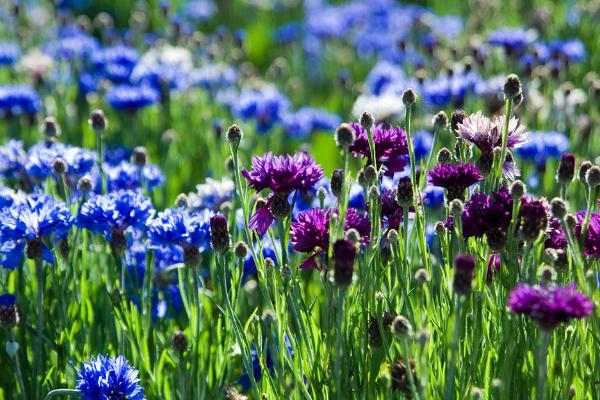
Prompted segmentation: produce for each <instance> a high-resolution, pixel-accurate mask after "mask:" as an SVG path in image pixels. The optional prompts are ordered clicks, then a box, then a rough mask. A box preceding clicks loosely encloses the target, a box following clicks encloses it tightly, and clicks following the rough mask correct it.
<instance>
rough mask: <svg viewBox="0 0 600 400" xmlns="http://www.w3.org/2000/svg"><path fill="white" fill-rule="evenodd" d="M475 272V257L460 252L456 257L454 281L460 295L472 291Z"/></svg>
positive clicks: (455, 289)
mask: <svg viewBox="0 0 600 400" xmlns="http://www.w3.org/2000/svg"><path fill="white" fill-rule="evenodd" d="M474 273H475V257H473V256H471V255H467V254H459V255H457V256H456V257H455V258H454V281H453V284H452V287H453V288H454V291H455V292H456V293H457V294H458V295H467V294H469V293H471V285H472V281H473V277H474Z"/></svg>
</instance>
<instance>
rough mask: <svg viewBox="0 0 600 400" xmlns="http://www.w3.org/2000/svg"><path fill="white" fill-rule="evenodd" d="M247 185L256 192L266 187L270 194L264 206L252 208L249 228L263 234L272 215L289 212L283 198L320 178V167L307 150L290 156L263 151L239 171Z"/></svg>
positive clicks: (312, 184) (304, 189)
mask: <svg viewBox="0 0 600 400" xmlns="http://www.w3.org/2000/svg"><path fill="white" fill-rule="evenodd" d="M242 175H243V176H244V177H245V178H246V179H247V180H248V182H249V185H250V187H252V188H253V189H254V190H256V191H257V192H259V191H261V190H263V189H266V188H269V189H271V190H272V191H273V192H274V193H273V195H271V196H269V199H268V201H267V205H266V206H265V207H262V208H260V209H258V210H257V211H256V213H255V214H254V215H253V216H252V218H251V219H250V224H249V226H250V228H251V229H256V230H257V231H258V233H259V234H260V235H263V234H264V233H265V232H266V231H267V229H268V228H269V226H270V225H271V223H272V222H273V220H274V218H275V217H274V215H275V216H280V215H284V214H287V213H289V211H290V210H289V209H290V208H291V207H290V205H289V203H288V200H287V197H288V195H289V194H290V193H291V192H292V191H294V190H298V191H300V192H306V191H307V190H309V189H311V188H312V187H313V186H314V185H315V184H316V183H317V182H318V181H319V180H320V179H321V178H322V177H323V169H322V168H321V167H320V166H319V165H318V164H317V163H316V162H315V160H314V159H313V158H312V157H311V156H309V155H308V154H307V153H297V154H295V155H294V156H290V155H283V156H274V155H273V154H272V153H267V154H265V155H263V156H262V157H257V156H254V157H253V158H252V170H250V171H248V170H246V169H243V170H242Z"/></svg>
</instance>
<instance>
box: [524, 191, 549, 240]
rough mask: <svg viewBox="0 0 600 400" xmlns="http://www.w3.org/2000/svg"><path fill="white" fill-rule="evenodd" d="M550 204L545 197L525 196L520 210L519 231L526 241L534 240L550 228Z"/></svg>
mask: <svg viewBox="0 0 600 400" xmlns="http://www.w3.org/2000/svg"><path fill="white" fill-rule="evenodd" d="M548 219H549V216H548V204H547V202H546V201H545V199H540V200H535V199H529V198H527V197H524V198H523V199H522V200H521V209H520V210H519V223H520V228H519V233H520V235H521V238H522V239H523V240H525V241H534V240H536V239H537V238H538V236H539V234H540V233H541V232H545V231H546V229H547V228H548Z"/></svg>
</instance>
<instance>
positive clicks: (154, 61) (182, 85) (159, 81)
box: [131, 45, 194, 92]
mask: <svg viewBox="0 0 600 400" xmlns="http://www.w3.org/2000/svg"><path fill="white" fill-rule="evenodd" d="M193 69H194V63H193V60H192V53H191V52H190V51H189V50H188V49H186V48H184V47H173V46H168V45H166V46H161V47H155V48H152V49H150V50H148V51H147V52H146V53H144V55H143V56H142V58H140V60H139V62H138V63H137V65H136V66H135V68H134V69H133V71H132V73H131V81H132V82H134V83H136V84H138V85H145V86H149V87H151V88H153V89H155V90H156V91H159V92H160V91H161V90H163V89H164V88H169V89H174V90H184V89H186V88H187V87H188V86H189V77H190V74H191V72H192V70H193Z"/></svg>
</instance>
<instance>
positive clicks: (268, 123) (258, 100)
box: [232, 86, 290, 133]
mask: <svg viewBox="0 0 600 400" xmlns="http://www.w3.org/2000/svg"><path fill="white" fill-rule="evenodd" d="M289 107H290V100H289V99H288V98H287V97H286V96H285V95H284V94H282V93H281V92H279V91H278V90H277V89H275V88H274V87H272V86H265V87H263V88H262V89H259V90H256V89H244V90H242V92H241V93H240V94H239V96H238V98H237V99H235V102H234V103H233V105H232V113H233V115H234V116H236V117H239V118H244V119H253V120H255V121H256V130H257V131H258V132H259V133H266V132H268V131H269V130H270V129H271V128H272V127H273V125H274V124H275V123H278V122H280V121H281V117H282V115H283V114H284V113H285V112H286V111H288V109H289Z"/></svg>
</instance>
